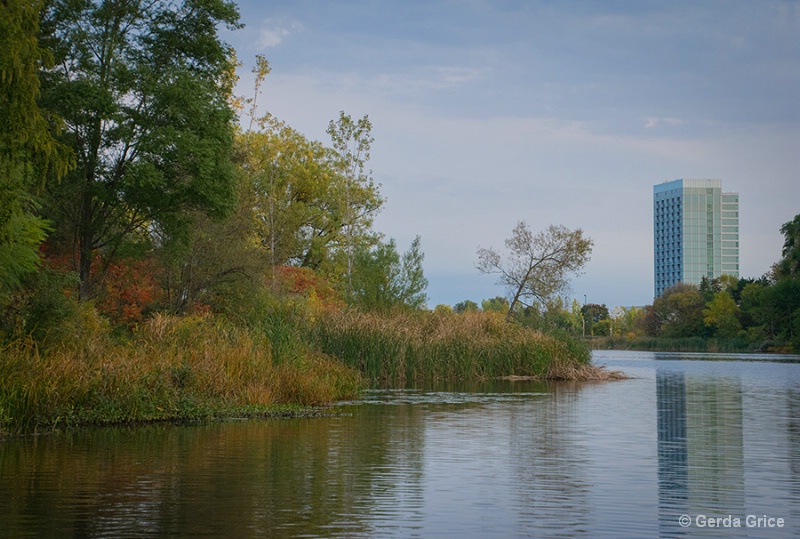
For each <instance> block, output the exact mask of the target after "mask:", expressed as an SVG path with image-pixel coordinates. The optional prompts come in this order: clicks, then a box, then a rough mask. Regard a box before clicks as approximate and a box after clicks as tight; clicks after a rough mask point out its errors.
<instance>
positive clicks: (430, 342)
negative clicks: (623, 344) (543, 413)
mask: <svg viewBox="0 0 800 539" xmlns="http://www.w3.org/2000/svg"><path fill="white" fill-rule="evenodd" d="M309 339H310V340H311V341H313V342H314V343H315V344H316V345H317V346H318V347H319V349H320V350H321V351H322V352H324V353H325V354H329V355H332V356H335V357H337V358H339V359H341V360H342V361H343V362H344V363H345V364H347V365H349V366H352V367H355V368H356V369H358V370H359V371H361V372H362V373H363V374H364V375H365V376H366V377H367V378H368V379H369V380H370V381H371V382H372V383H373V384H374V383H378V384H387V383H392V384H403V383H411V382H419V381H444V380H448V381H449V380H474V379H488V378H497V377H501V376H511V375H513V376H525V377H545V378H546V377H549V376H551V375H552V374H553V372H552V371H553V369H561V370H562V372H564V370H563V369H564V368H566V367H574V368H578V367H586V366H588V365H589V362H590V358H591V355H590V351H589V349H588V348H587V347H586V346H584V345H582V344H580V343H578V342H576V341H574V340H569V339H566V338H565V339H561V338H557V337H554V336H551V335H545V334H542V333H539V332H537V331H533V330H531V329H528V328H524V327H521V326H517V325H514V324H507V323H506V322H505V320H504V317H503V316H500V315H495V313H482V312H476V313H463V314H453V313H446V312H408V311H398V312H391V313H380V314H377V313H370V312H359V311H356V310H346V311H336V312H328V313H325V314H324V316H321V317H319V318H318V319H317V320H316V321H315V323H314V324H312V325H311V327H310V328H309Z"/></svg>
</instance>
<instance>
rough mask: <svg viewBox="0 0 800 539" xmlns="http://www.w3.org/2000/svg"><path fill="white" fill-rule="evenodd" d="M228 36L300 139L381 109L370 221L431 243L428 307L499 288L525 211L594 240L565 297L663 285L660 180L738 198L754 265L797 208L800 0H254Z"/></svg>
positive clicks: (759, 267) (533, 221)
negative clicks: (508, 245) (701, 183)
mask: <svg viewBox="0 0 800 539" xmlns="http://www.w3.org/2000/svg"><path fill="white" fill-rule="evenodd" d="M239 8H240V11H241V16H242V22H243V23H244V24H245V28H244V29H242V30H237V31H235V32H227V31H226V32H224V34H223V38H224V39H225V40H226V41H227V42H228V43H230V44H231V45H233V47H234V48H235V49H236V50H237V54H238V55H239V59H240V60H241V61H242V62H243V63H244V67H243V68H242V70H241V73H240V76H241V80H240V86H239V90H240V93H241V94H243V95H250V94H251V93H252V76H251V75H250V73H249V71H250V69H251V68H252V65H253V64H254V59H255V55H256V54H264V55H265V56H266V57H267V59H268V60H269V62H270V65H271V66H272V73H271V74H270V75H269V76H268V78H267V80H266V81H265V83H264V88H263V90H264V91H263V94H262V96H261V97H260V98H259V100H260V101H259V102H260V104H261V110H262V111H269V112H270V113H272V114H274V115H275V116H277V117H278V118H280V119H281V120H284V121H286V122H287V123H289V124H290V125H291V126H292V127H294V128H295V129H297V130H299V131H300V132H302V133H304V134H305V135H306V136H307V137H309V138H311V139H315V140H320V141H322V142H325V143H329V142H330V141H329V139H328V137H327V135H326V134H325V129H326V127H327V125H328V122H329V120H331V119H335V118H337V117H338V115H339V111H340V110H344V111H345V112H346V113H348V114H350V115H351V116H352V117H354V118H358V117H361V116H363V115H364V114H368V115H369V117H370V120H371V121H372V123H373V136H374V137H375V142H374V144H373V147H372V157H371V160H370V162H369V168H371V169H372V172H373V177H374V178H375V180H376V181H377V182H379V183H380V184H381V192H382V193H383V194H384V196H385V197H386V198H387V201H386V204H385V206H384V209H383V211H382V212H381V214H380V215H379V216H378V218H377V219H376V222H375V227H376V229H378V230H379V231H381V232H383V233H384V234H385V235H386V236H387V237H393V238H395V239H396V240H397V242H398V247H399V249H400V250H405V249H406V248H407V247H408V245H409V244H410V243H411V240H412V239H413V238H414V237H415V236H416V235H420V236H421V237H422V248H423V251H424V252H425V272H426V276H427V277H428V280H429V282H430V284H429V287H428V296H429V306H431V307H432V306H434V305H436V304H439V303H446V304H451V305H453V304H455V303H457V302H459V301H462V300H465V299H472V300H474V301H477V302H480V300H481V299H484V298H488V297H494V296H496V295H503V294H504V290H503V289H502V288H501V287H499V286H497V285H496V284H495V279H494V277H492V276H485V275H479V274H478V272H477V270H476V269H475V262H476V255H475V252H476V250H477V249H478V247H479V246H480V247H489V246H493V247H497V248H501V249H502V247H503V242H504V240H505V238H507V237H508V236H509V235H510V233H511V230H512V228H513V227H514V225H515V224H516V222H517V221H519V220H524V221H526V222H527V223H528V225H529V226H530V228H531V229H532V230H534V231H538V230H542V229H544V228H546V227H547V226H548V225H550V224H563V225H565V226H567V227H570V228H577V227H580V228H582V229H583V230H584V232H585V233H586V234H587V235H588V236H590V237H591V238H592V239H593V240H594V242H595V245H594V251H593V255H592V259H591V261H590V262H589V264H588V265H587V266H586V268H585V273H584V275H582V276H580V277H578V278H576V279H573V282H572V292H573V293H572V294H571V296H572V297H576V298H580V299H581V301H583V296H584V295H586V297H587V299H588V301H590V302H594V303H605V304H606V305H608V307H609V308H611V307H613V306H616V305H624V306H627V305H644V304H648V303H651V302H652V296H653V260H652V259H653V225H652V221H653V217H652V189H653V185H654V184H656V183H660V182H662V181H667V180H674V179H678V178H720V179H722V182H723V189H724V190H726V191H734V192H738V193H740V230H741V238H740V240H741V261H740V263H741V274H742V276H753V277H758V276H760V275H762V274H763V273H765V272H766V271H767V270H768V269H769V267H770V265H771V264H772V263H774V262H775V261H777V260H778V258H779V257H780V250H781V246H782V244H783V237H782V235H781V234H780V232H779V228H780V226H781V224H783V223H784V222H786V221H789V220H791V219H792V218H793V217H794V216H795V215H796V214H798V213H800V99H799V98H798V96H800V2H798V1H769V0H760V1H750V0H722V1H713V0H711V1H706V0H703V1H697V0H694V1H683V0H674V1H670V2H663V1H657V2H656V1H652V2H650V1H633V0H631V1H625V2H622V1H603V2H596V1H588V0H587V1H581V0H569V1H558V0H551V1H488V0H487V1H482V0H461V1H456V0H451V1H447V0H426V1H414V0H409V1H396V2H389V1H366V0H364V1H336V0H329V1H303V0H300V1H292V2H272V1H255V0H249V1H242V2H239Z"/></svg>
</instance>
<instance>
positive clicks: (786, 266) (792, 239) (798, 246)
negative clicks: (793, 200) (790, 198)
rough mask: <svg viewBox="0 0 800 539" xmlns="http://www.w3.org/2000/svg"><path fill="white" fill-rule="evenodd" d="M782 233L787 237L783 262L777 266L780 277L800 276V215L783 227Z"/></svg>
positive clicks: (777, 273)
mask: <svg viewBox="0 0 800 539" xmlns="http://www.w3.org/2000/svg"><path fill="white" fill-rule="evenodd" d="M781 233H782V234H783V235H784V236H785V239H784V242H783V249H782V250H781V256H782V258H781V261H780V262H778V264H777V265H776V266H775V274H776V275H777V276H778V277H789V276H797V275H800V214H797V215H795V217H794V219H792V220H791V221H789V222H786V223H784V224H783V225H782V226H781Z"/></svg>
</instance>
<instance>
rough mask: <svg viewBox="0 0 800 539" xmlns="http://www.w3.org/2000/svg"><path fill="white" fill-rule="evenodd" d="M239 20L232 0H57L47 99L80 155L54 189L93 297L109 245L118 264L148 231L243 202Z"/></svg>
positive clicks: (46, 29)
mask: <svg viewBox="0 0 800 539" xmlns="http://www.w3.org/2000/svg"><path fill="white" fill-rule="evenodd" d="M238 17H239V15H238V11H237V8H236V6H235V5H234V4H233V3H231V2H226V1H224V0H184V1H182V2H178V3H176V2H173V1H169V0H151V1H148V2H143V1H141V0H77V1H75V0H53V1H51V2H48V4H47V8H46V10H45V12H44V18H43V23H42V29H43V33H44V35H45V36H46V39H47V43H48V44H49V46H50V47H51V49H52V51H53V54H54V57H55V64H54V67H53V68H52V69H49V70H47V71H46V72H45V73H44V77H43V85H42V98H43V103H44V105H45V106H47V107H48V108H49V109H51V110H54V111H56V112H58V113H59V114H60V116H61V117H63V118H64V120H65V122H66V129H65V136H64V141H65V142H66V143H68V144H69V145H70V146H71V147H72V148H74V150H75V154H76V156H77V167H76V169H75V170H74V171H73V172H71V173H69V174H68V175H67V176H65V178H64V180H63V181H62V182H61V184H59V185H54V186H51V192H50V194H51V202H52V205H51V206H50V211H51V212H52V215H53V217H54V219H55V220H56V222H57V224H58V225H59V232H60V233H61V237H62V239H64V240H65V241H66V242H67V243H69V244H71V245H72V246H73V249H72V251H73V252H75V253H76V256H75V259H76V260H75V261H76V266H77V269H78V271H79V274H80V280H81V287H80V297H81V298H82V299H85V298H87V297H90V296H91V295H92V292H93V281H94V279H95V277H96V273H97V271H98V270H97V269H96V268H95V267H93V265H92V262H93V260H94V259H95V258H96V257H97V255H98V254H100V255H102V257H101V259H102V260H103V261H104V263H105V264H108V263H109V262H110V261H111V260H113V259H114V258H115V256H116V255H117V254H118V251H119V249H120V247H121V246H122V245H123V244H124V242H125V241H126V240H128V239H130V238H132V237H135V236H136V235H137V234H138V235H140V236H147V235H148V233H149V232H150V231H152V230H154V229H160V230H162V231H163V230H167V232H168V233H169V230H170V229H171V228H175V229H176V230H177V228H176V225H177V224H178V223H180V222H181V221H182V218H183V216H184V215H187V214H188V213H189V212H191V211H203V212H207V213H209V214H212V215H220V214H224V213H225V212H226V211H228V210H229V209H230V208H231V207H232V206H233V202H234V196H233V195H234V193H233V185H234V169H233V166H232V164H231V154H232V143H233V121H234V112H233V110H232V108H231V104H230V101H229V97H230V95H231V91H232V79H231V77H230V73H231V72H232V71H233V66H232V50H231V49H230V47H228V46H227V45H226V44H225V43H223V42H222V41H221V40H220V38H219V35H218V29H219V28H220V26H221V25H226V26H227V27H228V28H235V27H237V26H238ZM100 271H102V266H101V268H100Z"/></svg>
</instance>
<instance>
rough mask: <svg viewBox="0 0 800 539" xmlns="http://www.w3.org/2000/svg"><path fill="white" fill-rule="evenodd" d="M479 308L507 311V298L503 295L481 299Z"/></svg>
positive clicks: (500, 311) (498, 311)
mask: <svg viewBox="0 0 800 539" xmlns="http://www.w3.org/2000/svg"><path fill="white" fill-rule="evenodd" d="M481 309H483V310H484V311H486V312H495V313H505V312H508V300H507V299H506V298H504V297H503V296H497V297H494V298H488V299H485V300H483V301H481Z"/></svg>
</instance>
